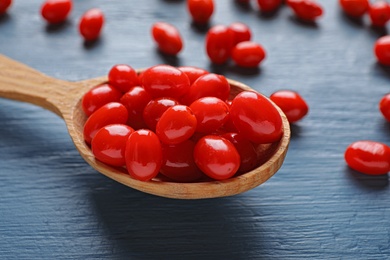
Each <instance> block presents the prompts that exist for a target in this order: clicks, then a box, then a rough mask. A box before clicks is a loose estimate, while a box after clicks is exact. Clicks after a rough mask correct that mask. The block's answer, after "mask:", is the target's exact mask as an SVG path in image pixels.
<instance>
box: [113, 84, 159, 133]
mask: <svg viewBox="0 0 390 260" xmlns="http://www.w3.org/2000/svg"><path fill="white" fill-rule="evenodd" d="M151 99H152V97H151V96H150V95H149V93H148V92H146V90H145V89H144V88H143V87H140V86H135V87H132V88H131V89H130V90H129V91H127V92H126V93H125V94H124V95H123V96H122V97H121V99H120V102H121V103H122V104H123V105H124V106H125V107H126V109H127V112H128V113H129V117H128V120H127V124H128V125H129V126H131V127H133V128H134V129H140V128H145V126H146V125H145V123H144V120H143V112H144V108H145V107H146V105H147V104H148V103H149V101H150V100H151Z"/></svg>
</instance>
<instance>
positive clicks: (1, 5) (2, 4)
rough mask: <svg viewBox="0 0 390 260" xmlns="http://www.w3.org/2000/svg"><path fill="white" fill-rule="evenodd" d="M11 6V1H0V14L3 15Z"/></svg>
mask: <svg viewBox="0 0 390 260" xmlns="http://www.w3.org/2000/svg"><path fill="white" fill-rule="evenodd" d="M11 4H12V0H0V14H3V13H5V12H6V11H7V10H8V8H9V7H10V6H11Z"/></svg>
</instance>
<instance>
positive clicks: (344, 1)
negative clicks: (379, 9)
mask: <svg viewBox="0 0 390 260" xmlns="http://www.w3.org/2000/svg"><path fill="white" fill-rule="evenodd" d="M339 3H340V6H341V8H342V9H343V11H344V12H345V13H346V14H347V15H349V16H352V17H361V16H363V15H364V14H365V13H366V12H367V11H368V9H369V5H370V4H369V0H339Z"/></svg>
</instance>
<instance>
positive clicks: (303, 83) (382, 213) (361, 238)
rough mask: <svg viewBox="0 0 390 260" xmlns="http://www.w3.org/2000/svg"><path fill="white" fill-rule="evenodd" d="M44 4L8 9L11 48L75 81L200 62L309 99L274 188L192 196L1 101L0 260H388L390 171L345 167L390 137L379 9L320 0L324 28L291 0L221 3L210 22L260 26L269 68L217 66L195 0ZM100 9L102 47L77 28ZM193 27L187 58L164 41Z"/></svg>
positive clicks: (388, 73)
mask: <svg viewBox="0 0 390 260" xmlns="http://www.w3.org/2000/svg"><path fill="white" fill-rule="evenodd" d="M41 2H42V1H39V0H30V1H18V0H15V1H14V4H13V6H12V8H11V9H10V10H9V12H8V14H7V15H5V16H3V17H1V18H0V52H1V53H2V54H4V55H7V56H9V57H11V58H13V59H16V60H18V61H21V62H23V63H25V64H27V65H29V66H31V67H33V68H35V69H37V70H39V71H41V72H43V73H45V74H47V75H49V76H52V77H56V78H60V79H63V80H69V81H78V80H83V79H87V78H93V77H97V76H102V75H104V74H106V73H107V72H108V70H109V69H110V68H111V66H112V65H114V64H116V63H127V64H130V65H132V66H133V67H135V68H143V67H148V66H152V65H155V64H160V63H169V64H172V65H194V66H198V67H202V68H205V69H208V70H210V71H213V72H217V73H221V74H224V75H226V76H227V77H229V78H232V79H235V80H238V81H242V82H243V83H245V84H247V85H249V86H251V87H253V88H255V89H257V90H258V91H260V92H262V93H264V94H266V95H269V94H271V93H272V92H273V91H276V90H278V89H294V90H297V91H298V92H300V93H301V95H302V96H303V97H304V98H305V99H306V100H307V102H308V103H309V105H310V112H309V115H308V116H307V117H306V118H305V119H304V120H302V121H301V122H299V123H297V124H296V125H294V126H292V140H291V144H290V149H289V152H288V154H287V157H286V161H285V163H284V165H283V166H282V168H281V170H280V171H279V172H278V173H277V174H276V175H275V176H274V177H272V178H271V179H270V180H269V181H268V182H266V183H265V184H263V185H262V186H260V187H258V188H256V189H254V190H252V191H249V192H246V193H244V194H241V195H237V196H234V197H229V198H222V199H209V200H195V201H180V200H172V199H164V198H160V197H156V196H152V195H146V194H143V193H141V192H138V191H135V190H132V189H130V188H127V187H124V186H123V185H120V184H118V183H115V182H113V181H111V180H109V179H107V178H106V177H104V176H102V175H100V174H98V173H97V172H95V171H94V170H92V169H91V168H90V167H89V166H88V165H87V164H86V163H85V162H84V161H83V160H82V159H81V157H80V156H79V155H78V153H77V151H76V149H75V148H74V146H73V144H72V142H71V140H70V137H69V136H68V134H67V131H66V127H65V124H64V122H63V121H62V120H61V119H60V118H58V117H57V116H56V115H54V114H52V113H51V112H48V111H45V110H43V109H41V108H38V107H35V106H32V105H29V104H24V103H20V102H15V101H10V100H5V99H0V122H1V123H0V240H1V243H0V258H1V259H389V258H390V245H389V244H390V225H389V223H390V200H389V198H390V189H389V177H388V175H385V176H379V177H370V176H366V175H362V174H359V173H357V172H354V171H352V170H350V169H349V168H348V167H346V165H345V163H344V160H343V153H344V150H345V148H346V147H347V145H348V144H350V143H351V142H353V141H356V140H362V139H370V140H375V141H380V142H384V143H387V144H390V125H389V123H387V122H385V121H384V119H383V118H382V116H381V115H380V113H379V111H378V102H379V100H380V98H381V97H382V95H384V94H385V93H387V92H389V91H390V88H389V85H390V84H389V83H390V69H389V68H385V67H382V66H380V65H378V64H377V63H376V61H375V58H374V56H373V52H372V47H373V44H374V42H375V40H376V39H377V38H378V37H379V36H381V35H384V34H387V31H386V30H377V29H373V28H371V27H370V25H369V21H368V19H367V17H365V18H364V19H363V20H361V21H354V20H351V19H349V18H348V17H346V16H345V15H343V13H342V12H341V11H340V9H339V6H338V3H337V2H338V1H325V0H322V1H320V0H319V2H320V3H321V4H322V5H323V7H324V9H325V15H324V17H323V18H321V19H320V20H319V21H318V22H317V23H316V24H304V23H301V22H299V21H297V20H296V19H295V18H294V17H293V16H292V15H291V12H290V10H289V9H288V8H287V7H283V8H282V9H281V10H280V11H279V12H277V13H276V14H274V15H271V16H266V15H261V14H260V13H259V12H258V10H257V7H256V6H255V5H253V6H251V7H250V8H242V7H241V6H239V5H237V4H235V2H234V1H226V0H219V1H216V12H215V14H214V16H213V19H212V22H211V24H212V25H214V24H225V25H228V24H230V23H231V22H234V21H241V22H244V23H246V24H248V25H249V26H250V27H251V29H252V33H253V38H254V40H255V41H257V42H260V43H261V44H263V45H264V47H265V48H266V50H267V59H266V60H265V62H264V63H263V64H262V65H261V67H260V68H259V69H254V70H243V69H240V68H237V67H235V66H234V65H232V64H228V65H225V66H214V65H212V64H210V62H209V61H208V59H207V57H206V55H205V53H204V37H205V31H204V30H202V29H199V28H196V27H194V26H193V25H191V21H190V18H189V16H188V13H187V11H186V9H185V1H179V0H177V1H174V0H170V1H168V0H166V1H162V0H160V1H157V0H156V1H92V0H83V1H78V0H75V1H74V9H73V12H72V14H71V16H70V18H69V20H68V22H66V23H65V24H63V25H62V26H54V27H53V26H46V24H45V23H44V22H43V21H42V19H41V17H40V15H39V9H40V5H41ZM92 7H100V8H101V9H102V10H103V11H104V13H105V15H106V20H107V23H106V25H105V28H104V32H103V35H102V38H101V39H100V40H99V41H98V42H96V43H95V44H92V45H86V44H84V43H83V41H82V39H81V37H80V36H79V35H78V31H77V25H78V19H79V17H80V15H81V14H82V13H83V12H84V11H85V10H87V9H89V8H92ZM156 21H166V22H170V23H172V24H173V25H175V26H176V27H177V28H178V29H179V30H180V32H181V34H182V36H183V38H184V41H185V48H184V50H183V52H182V53H181V54H180V55H179V56H178V57H177V58H171V57H165V56H163V55H161V54H160V53H159V52H158V51H156V49H155V46H154V44H153V42H152V40H151V36H150V27H151V25H152V23H153V22H156Z"/></svg>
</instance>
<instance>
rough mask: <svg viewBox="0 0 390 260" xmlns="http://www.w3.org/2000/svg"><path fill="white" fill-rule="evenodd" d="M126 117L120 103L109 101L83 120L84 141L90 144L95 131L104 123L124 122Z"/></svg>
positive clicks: (125, 110) (124, 109)
mask: <svg viewBox="0 0 390 260" xmlns="http://www.w3.org/2000/svg"><path fill="white" fill-rule="evenodd" d="M127 117H128V112H127V109H126V107H125V106H124V105H122V104H121V103H118V102H111V103H108V104H105V105H104V106H102V107H101V108H99V109H98V110H96V111H95V112H94V113H93V114H92V115H91V116H90V117H89V118H88V119H87V121H86V122H85V125H84V131H83V135H84V140H85V142H86V143H87V144H90V143H91V141H92V138H93V137H94V136H95V135H96V133H97V131H99V130H100V128H102V127H104V126H106V125H111V124H126V122H127Z"/></svg>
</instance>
